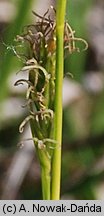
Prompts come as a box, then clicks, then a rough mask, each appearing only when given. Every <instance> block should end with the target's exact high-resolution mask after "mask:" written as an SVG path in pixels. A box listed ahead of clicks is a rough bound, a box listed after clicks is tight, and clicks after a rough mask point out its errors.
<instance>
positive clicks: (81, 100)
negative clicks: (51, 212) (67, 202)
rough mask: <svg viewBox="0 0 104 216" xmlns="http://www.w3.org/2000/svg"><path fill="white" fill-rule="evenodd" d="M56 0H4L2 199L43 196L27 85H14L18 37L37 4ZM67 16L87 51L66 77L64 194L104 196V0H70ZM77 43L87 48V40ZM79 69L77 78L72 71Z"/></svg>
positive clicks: (0, 39)
mask: <svg viewBox="0 0 104 216" xmlns="http://www.w3.org/2000/svg"><path fill="white" fill-rule="evenodd" d="M54 4H55V2H54V1H53V0H52V1H51V0H50V1H48V0H44V3H43V1H42V0H39V1H36V0H30V1H28V0H15V1H14V0H5V1H3V0H0V199H42V195H41V180H40V168H39V164H38V160H37V158H36V155H35V149H34V147H33V143H31V142H26V144H24V147H23V148H20V147H19V146H18V143H19V141H20V140H22V139H24V138H29V137H31V134H30V130H29V126H27V127H26V128H25V131H24V133H23V134H22V135H20V134H19V132H18V127H19V124H20V123H21V121H22V120H23V119H24V117H25V116H26V115H27V110H26V108H25V109H23V108H22V107H21V106H22V105H24V104H25V103H26V100H25V90H26V87H25V86H20V87H18V88H17V87H14V82H15V81H16V80H17V79H18V78H21V77H22V78H24V76H26V74H25V75H24V74H22V73H19V74H17V72H18V71H19V70H20V68H21V67H22V64H23V62H22V60H21V59H19V58H18V57H17V56H16V51H17V50H18V47H15V46H14V38H15V36H16V35H17V34H20V33H21V32H22V29H23V26H25V25H27V24H32V23H35V17H34V16H33V14H32V10H35V11H36V12H38V13H40V14H44V13H45V11H46V10H47V8H49V7H50V5H54ZM66 19H67V20H68V22H69V24H70V25H71V27H72V29H73V30H75V35H76V37H80V38H84V39H86V40H87V42H88V44H89V48H88V50H87V51H82V52H80V53H75V52H74V53H73V54H71V55H67V57H66V58H65V74H66V75H65V78H64V81H63V153H62V181H61V182H62V183H61V198H62V199H78V200H79V199H85V200H86V199H104V2H103V0H99V1H95V0H91V1H86V0H73V1H68V2H67V11H66ZM76 45H77V46H78V47H80V50H81V49H83V44H81V43H79V42H77V43H76ZM67 72H70V73H72V74H73V78H72V77H70V76H69V75H67Z"/></svg>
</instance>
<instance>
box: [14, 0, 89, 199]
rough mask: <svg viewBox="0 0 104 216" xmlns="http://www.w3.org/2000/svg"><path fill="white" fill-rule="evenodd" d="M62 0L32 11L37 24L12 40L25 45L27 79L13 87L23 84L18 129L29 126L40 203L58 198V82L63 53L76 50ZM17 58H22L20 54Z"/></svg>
mask: <svg viewBox="0 0 104 216" xmlns="http://www.w3.org/2000/svg"><path fill="white" fill-rule="evenodd" d="M65 8H66V0H64V1H63V0H57V1H56V9H54V8H53V7H52V6H51V10H52V12H53V13H54V17H55V18H54V19H52V18H51V16H50V9H48V10H47V11H46V13H45V14H44V15H43V16H41V15H39V14H37V13H36V12H34V11H33V14H34V15H35V16H36V18H37V21H36V23H35V24H31V25H27V26H26V27H24V31H23V33H22V34H21V35H17V37H16V41H17V42H18V43H19V44H22V46H25V47H26V49H27V52H26V53H25V54H24V58H25V61H24V66H23V68H22V69H21V72H23V73H24V72H25V73H26V72H27V73H28V79H27V80H26V79H20V80H18V81H16V83H15V85H16V86H17V85H19V84H21V83H22V84H23V83H26V84H27V86H28V87H27V92H26V100H27V104H26V106H27V107H28V111H29V114H28V116H27V117H26V118H25V119H24V120H23V122H22V123H21V125H20V127H19V131H20V133H22V132H23V130H24V126H25V124H26V123H27V122H29V123H30V128H31V132H32V138H29V139H28V140H30V139H32V140H33V142H34V145H35V148H36V153H37V155H38V159H39V163H40V167H41V181H42V195H43V199H44V200H59V199H60V178H61V142H62V82H63V68H64V53H67V52H68V53H72V52H73V51H75V50H76V51H79V49H78V48H76V41H83V42H84V43H85V48H86V47H87V44H86V42H85V41H84V40H82V39H80V38H76V37H75V35H74V33H75V32H74V31H73V30H72V28H71V27H70V25H69V24H68V23H67V22H66V21H65ZM20 58H23V54H22V56H21V55H20Z"/></svg>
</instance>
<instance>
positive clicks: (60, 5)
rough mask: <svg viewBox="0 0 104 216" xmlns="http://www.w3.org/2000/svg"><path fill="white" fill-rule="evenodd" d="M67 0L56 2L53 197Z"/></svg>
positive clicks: (58, 159)
mask: <svg viewBox="0 0 104 216" xmlns="http://www.w3.org/2000/svg"><path fill="white" fill-rule="evenodd" d="M65 9H66V0H57V3H56V83H55V108H54V109H55V118H54V139H55V140H56V141H58V144H57V147H56V148H55V149H54V153H53V159H52V188H51V189H52V191H51V199H52V200H59V199H60V177H61V141H62V82H63V61H64V49H63V37H64V18H65Z"/></svg>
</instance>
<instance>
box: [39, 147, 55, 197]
mask: <svg viewBox="0 0 104 216" xmlns="http://www.w3.org/2000/svg"><path fill="white" fill-rule="evenodd" d="M36 150H37V154H38V157H39V161H40V166H41V181H42V197H43V200H50V182H51V176H50V171H51V161H50V158H49V155H48V154H47V150H46V149H44V150H43V149H39V148H36Z"/></svg>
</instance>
